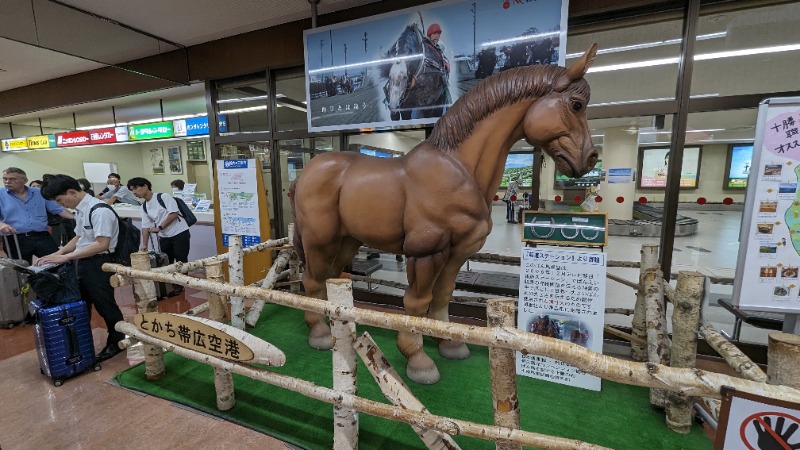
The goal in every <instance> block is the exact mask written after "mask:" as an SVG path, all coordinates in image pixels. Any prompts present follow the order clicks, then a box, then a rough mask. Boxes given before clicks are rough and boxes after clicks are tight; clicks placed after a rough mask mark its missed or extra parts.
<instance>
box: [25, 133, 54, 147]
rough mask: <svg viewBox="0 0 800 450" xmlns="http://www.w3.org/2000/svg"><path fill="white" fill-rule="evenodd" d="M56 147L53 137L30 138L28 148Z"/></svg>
mask: <svg viewBox="0 0 800 450" xmlns="http://www.w3.org/2000/svg"><path fill="white" fill-rule="evenodd" d="M50 147H55V138H54V137H53V135H50V136H48V135H44V136H28V148H50Z"/></svg>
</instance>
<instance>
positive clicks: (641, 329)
mask: <svg viewBox="0 0 800 450" xmlns="http://www.w3.org/2000/svg"><path fill="white" fill-rule="evenodd" d="M640 253H641V262H640V267H639V285H641V286H644V275H645V273H646V272H647V271H649V270H655V269H656V268H658V245H655V244H643V245H642V249H641V252H640ZM644 295H645V289H644V287H642V289H640V290H638V291H636V305H635V306H634V309H633V319H631V335H632V336H633V337H634V338H638V339H639V340H638V341H636V342H634V341H631V358H633V360H634V361H639V362H642V361H647V346H646V345H641V344H639V342H643V341H644V342H647V325H646V322H647V321H646V314H645V302H644Z"/></svg>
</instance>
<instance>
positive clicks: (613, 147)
mask: <svg viewBox="0 0 800 450" xmlns="http://www.w3.org/2000/svg"><path fill="white" fill-rule="evenodd" d="M629 128H630V127H612V128H606V129H605V130H604V131H605V135H604V137H603V157H602V158H603V170H605V171H606V179H608V170H609V169H622V168H630V169H631V170H633V171H636V170H637V162H638V159H637V158H638V157H639V134H638V132H637V133H634V134H630V133H628V131H627V130H628V129H629ZM600 196H601V197H603V201H602V203H600V211H603V212H606V213H608V218H609V219H620V220H630V219H632V218H633V202H634V201H636V199H635V196H636V183H635V182H634V181H631V182H630V183H611V184H609V183H608V181H603V182H601V183H600ZM618 197H622V198H623V201H622V203H617V198H618Z"/></svg>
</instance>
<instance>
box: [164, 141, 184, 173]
mask: <svg viewBox="0 0 800 450" xmlns="http://www.w3.org/2000/svg"><path fill="white" fill-rule="evenodd" d="M167 158H168V159H169V173H170V174H171V175H180V174H182V173H183V161H181V148H180V147H167Z"/></svg>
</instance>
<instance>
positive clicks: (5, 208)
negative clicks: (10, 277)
mask: <svg viewBox="0 0 800 450" xmlns="http://www.w3.org/2000/svg"><path fill="white" fill-rule="evenodd" d="M27 182H28V176H27V175H26V174H25V171H24V170H22V169H19V168H17V167H9V168H8V169H6V170H4V171H3V186H4V187H3V188H2V189H0V234H3V235H12V234H16V235H17V238H18V240H19V246H20V248H19V249H17V248H16V244H15V240H14V239H9V240H8V241H9V246H10V247H11V248H10V249H5V250H6V253H7V254H8V256H9V257H12V258H20V257H21V258H22V259H24V260H26V261H28V262H29V263H31V262H33V261H32V260H33V256H37V257H42V256H45V255H49V254H51V253H54V252H56V251H58V245H57V244H56V241H55V240H53V237H52V236H51V235H50V232H49V231H48V227H47V213H48V212H49V213H51V214H56V215H59V216H61V217H65V218H68V219H73V218H74V217H75V216H74V215H73V214H72V213H71V212H69V210H67V209H64V207H62V206H60V205H58V203H56V202H54V201H52V200H45V199H44V197H42V193H41V191H40V190H39V188H37V187H29V186H27V184H26V183H27Z"/></svg>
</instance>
